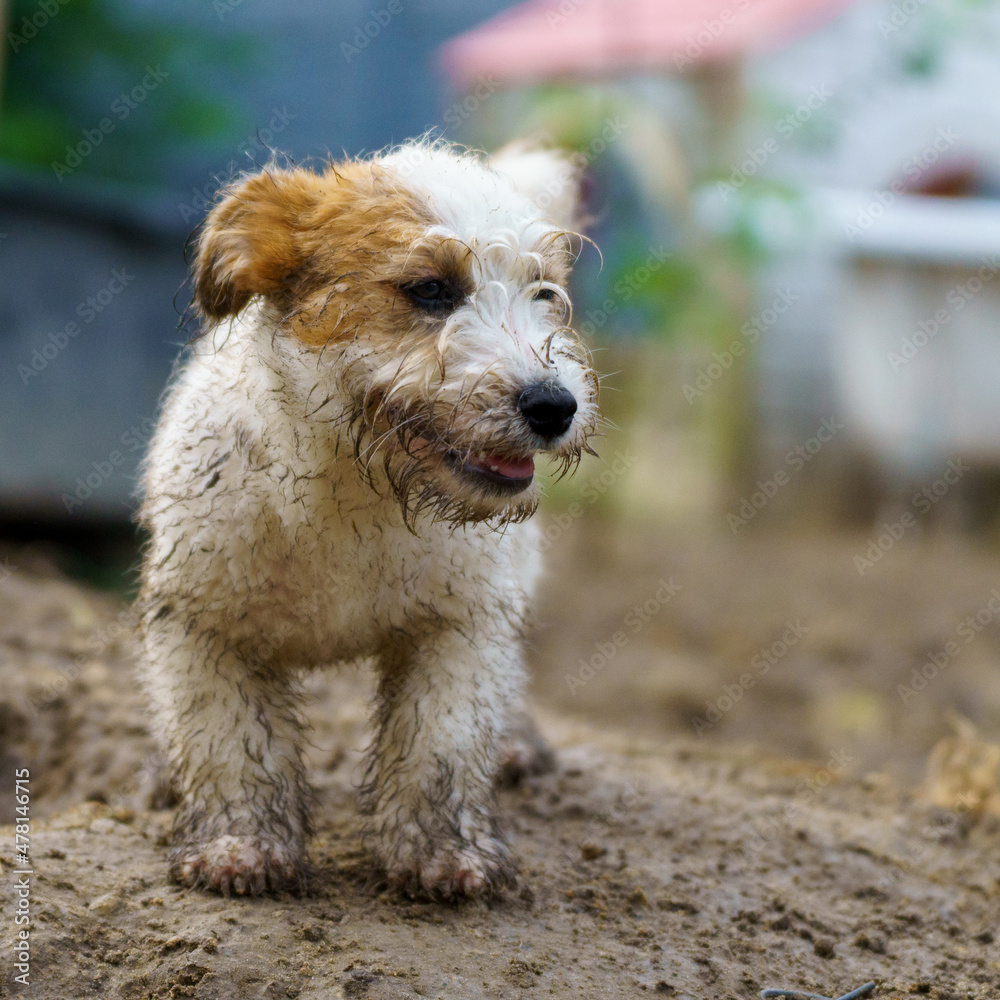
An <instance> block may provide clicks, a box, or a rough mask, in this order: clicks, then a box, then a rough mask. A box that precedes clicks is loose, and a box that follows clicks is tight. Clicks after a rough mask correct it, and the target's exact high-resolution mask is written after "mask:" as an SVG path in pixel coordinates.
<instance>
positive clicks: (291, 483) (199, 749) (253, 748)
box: [140, 145, 597, 895]
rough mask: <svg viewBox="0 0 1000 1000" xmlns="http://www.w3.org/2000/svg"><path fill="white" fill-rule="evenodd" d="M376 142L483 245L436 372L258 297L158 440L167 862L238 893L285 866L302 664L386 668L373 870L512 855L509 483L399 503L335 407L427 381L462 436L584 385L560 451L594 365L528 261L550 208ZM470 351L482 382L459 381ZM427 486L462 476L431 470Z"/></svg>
mask: <svg viewBox="0 0 1000 1000" xmlns="http://www.w3.org/2000/svg"><path fill="white" fill-rule="evenodd" d="M378 162H379V163H380V165H381V166H382V167H383V168H384V169H385V170H386V171H387V175H388V176H390V177H392V178H393V179H394V181H395V183H397V184H398V185H399V186H400V188H404V189H406V190H407V191H409V192H412V193H415V194H416V195H417V196H418V197H419V198H420V199H421V200H422V201H423V202H424V203H425V204H426V206H427V207H428V209H429V211H430V212H431V213H432V214H433V215H434V217H435V219H436V223H435V225H434V226H432V227H430V229H429V230H428V232H427V234H426V236H427V238H436V237H439V236H441V235H442V234H447V235H449V236H453V237H455V238H457V239H459V240H461V241H463V242H464V243H467V244H468V245H469V246H470V247H472V248H473V249H474V250H475V255H476V261H477V263H476V265H475V266H476V269H477V270H476V291H475V293H474V294H473V296H472V297H471V300H470V301H469V302H468V303H467V304H464V305H462V306H461V307H460V308H458V309H457V310H456V311H455V313H454V314H453V315H452V316H451V317H450V318H449V319H448V321H447V322H446V323H445V324H444V326H443V329H442V330H441V332H440V338H439V339H440V343H439V345H438V354H439V355H440V356H441V357H442V358H444V359H446V361H447V377H444V376H441V377H440V378H439V377H438V376H437V375H436V374H435V372H434V370H433V366H431V367H430V368H428V366H426V365H418V366H415V367H414V368H413V370H410V368H408V367H407V364H406V357H407V354H406V350H405V344H404V345H402V346H400V347H399V348H398V349H395V348H394V349H392V350H388V349H385V348H381V349H376V348H375V347H374V346H373V345H372V343H371V342H368V341H366V339H365V337H364V335H363V333H362V334H360V335H358V336H357V337H355V338H354V339H353V340H349V341H347V342H345V343H340V344H337V345H336V346H331V347H330V348H329V349H327V348H324V349H323V350H319V351H318V350H316V349H314V348H311V347H307V346H305V345H304V344H302V343H301V342H300V341H298V340H296V339H295V338H294V337H291V336H288V335H286V334H285V332H284V325H283V324H284V319H283V316H282V315H281V314H280V313H279V312H278V311H277V310H276V309H275V308H274V307H273V305H272V304H271V303H270V302H269V301H268V300H267V299H265V298H262V297H258V298H255V299H253V300H252V302H251V304H250V305H249V306H248V307H247V308H245V309H244V310H242V312H241V313H240V314H239V315H238V316H236V317H234V318H233V319H231V320H225V321H223V322H222V323H221V324H219V325H218V326H216V327H215V328H213V329H210V330H209V331H208V332H207V333H206V335H205V336H204V337H203V338H202V339H201V340H199V341H197V342H196V343H195V344H194V345H193V347H192V348H191V349H190V351H189V352H188V356H187V357H186V359H185V360H184V362H183V365H182V366H181V368H180V370H179V373H178V375H177V377H176V379H175V382H174V384H173V385H172V387H171V389H170V392H169V394H168V396H167V399H166V402H165V406H164V409H163V414H162V417H161V419H160V423H159V427H158V430H157V433H156V435H155V438H154V440H153V442H152V445H151V448H150V452H149V456H148V460H147V464H146V470H145V475H144V481H143V487H144V493H145V501H144V503H143V507H142V513H141V519H142V523H143V524H144V525H145V526H146V528H147V529H148V531H149V533H150V541H149V544H148V549H147V552H146V554H145V560H144V568H143V586H142V592H141V595H140V607H141V609H142V613H143V618H144V627H143V633H144V649H145V657H144V664H143V669H144V676H145V679H146V684H147V687H148V690H149V693H150V695H151V698H152V701H153V704H154V707H155V716H154V717H155V721H156V724H157V726H158V728H159V730H160V736H161V738H162V740H163V742H164V745H165V746H166V748H167V750H168V753H169V757H170V760H171V762H172V766H173V771H174V779H175V783H176V785H177V790H178V792H179V794H180V796H181V806H180V809H179V812H178V817H177V822H176V826H175V845H174V849H173V853H172V871H173V873H174V875H175V876H176V877H177V878H179V879H180V880H181V881H184V882H187V883H189V884H199V883H202V884H207V885H208V886H210V887H213V888H217V889H221V890H223V891H226V892H228V891H230V890H234V891H236V892H250V893H252V892H259V891H262V890H263V889H265V888H267V887H268V886H280V885H283V884H286V883H287V882H289V881H294V880H295V879H296V878H300V877H301V874H302V871H303V863H304V857H305V850H306V839H307V834H308V814H307V809H306V802H307V798H308V790H307V788H306V785H305V780H304V776H303V771H302V764H301V759H300V752H299V746H300V739H301V737H300V723H299V719H298V715H297V711H296V707H295V705H296V693H295V687H296V678H297V676H298V675H299V672H300V671H301V670H303V669H308V668H314V667H322V666H328V665H330V664H335V663H338V662H344V661H350V660H354V659H357V658H360V657H371V658H374V659H375V661H376V663H377V665H378V668H379V671H380V677H381V683H380V690H379V696H378V701H377V706H376V711H375V722H376V727H377V735H376V736H375V739H374V742H373V747H372V753H371V758H370V765H369V771H368V775H367V781H366V785H365V788H364V792H363V805H364V806H365V808H366V812H367V813H368V814H369V816H370V832H371V834H372V836H373V846H374V849H375V850H376V851H377V853H378V854H379V856H380V858H381V860H382V862H383V864H384V865H385V867H386V869H387V871H388V874H389V877H390V880H391V881H392V882H394V883H395V884H398V885H400V886H402V887H404V888H407V889H410V890H413V891H429V892H431V893H436V894H442V895H454V894H457V893H464V892H476V891H479V890H482V889H487V888H493V887H496V886H499V885H503V884H504V883H506V882H509V881H510V879H511V877H512V873H513V870H514V868H513V862H512V861H511V859H510V858H509V855H508V851H507V848H506V847H505V845H504V843H503V839H502V837H501V835H500V833H499V831H498V828H497V823H496V817H495V809H494V792H493V779H494V777H495V773H496V770H497V767H498V763H499V752H500V751H499V740H500V738H501V737H502V735H503V733H504V731H505V728H506V727H507V725H508V714H509V710H510V707H511V706H512V705H513V704H514V703H515V702H516V701H517V699H518V697H519V693H520V689H521V685H522V676H523V668H522V655H521V633H522V630H523V626H524V622H525V620H526V617H527V615H528V612H529V609H530V604H531V600H532V595H533V592H534V587H535V583H536V579H537V577H538V574H539V569H540V560H539V554H538V544H537V542H538V539H537V535H536V531H535V528H534V526H533V525H532V524H531V523H530V522H525V523H510V524H503V523H502V522H504V521H505V520H506V517H507V514H506V511H507V510H508V507H507V505H506V502H502V501H500V500H498V501H496V505H495V515H496V516H495V517H492V518H486V519H474V520H471V521H469V522H468V523H455V522H454V520H453V519H449V518H442V517H440V516H437V515H436V513H435V511H434V510H433V509H430V510H424V511H421V512H419V513H417V515H416V517H415V520H413V522H412V523H407V519H406V517H405V516H404V511H403V509H402V508H401V505H400V503H399V500H398V498H397V497H396V496H394V495H393V494H392V492H391V490H388V489H383V488H381V487H382V486H384V485H385V484H384V483H383V482H382V481H381V480H380V479H379V475H380V474H379V472H378V468H377V465H376V466H374V468H375V471H374V472H372V468H373V466H372V463H371V458H372V454H373V453H375V454H377V453H378V450H379V448H380V447H384V446H385V445H380V444H379V442H377V441H373V442H370V443H369V444H368V445H366V449H365V450H363V451H362V455H361V460H360V461H359V460H358V459H356V457H355V452H354V448H353V447H352V441H351V438H350V434H349V430H348V427H347V426H346V424H345V423H344V414H345V413H347V412H349V411H350V410H351V409H352V407H354V406H356V405H357V395H356V393H357V391H358V390H357V386H358V385H359V384H361V385H363V386H366V387H369V388H370V387H372V386H378V387H389V389H388V390H387V391H388V392H389V398H390V399H396V398H399V399H401V400H405V401H406V403H407V405H408V406H409V407H410V408H411V409H413V408H414V407H418V408H419V406H420V401H421V400H422V399H424V398H428V399H430V398H433V399H434V400H435V401H436V403H437V404H438V405H441V404H442V403H447V404H448V405H452V406H455V407H456V413H455V415H454V417H453V421H452V423H453V424H454V427H455V428H457V429H456V430H455V433H456V434H459V435H464V436H462V438H461V440H462V444H463V447H467V448H468V449H469V450H470V451H474V450H475V446H476V445H477V443H480V437H478V436H477V435H481V436H482V443H483V445H484V447H487V446H489V447H495V446H496V442H497V441H502V439H501V438H499V437H498V434H500V430H498V428H502V427H503V426H504V425H503V424H501V423H491V419H483V420H480V418H483V417H484V414H485V415H486V417H487V418H488V417H489V416H490V414H491V413H493V410H494V408H495V406H496V405H499V404H497V400H498V399H499V398H501V397H500V396H498V395H497V393H501V392H508V393H514V392H516V390H517V388H518V387H519V386H523V385H524V384H527V383H530V382H532V381H533V380H536V379H538V378H540V377H557V378H558V379H559V380H560V382H561V383H562V384H563V385H564V386H565V387H566V388H568V389H569V390H570V391H571V392H573V394H574V395H575V396H576V398H577V399H578V401H579V406H580V409H579V411H578V414H577V417H576V418H575V420H574V424H573V427H572V428H571V429H570V431H569V432H568V433H567V434H566V436H565V438H564V439H562V440H560V441H558V442H556V443H555V445H554V446H553V450H554V451H556V453H557V454H563V453H568V452H573V451H578V450H579V448H580V447H582V446H584V445H585V443H586V438H587V436H588V434H590V433H592V432H593V429H594V426H595V423H596V420H597V410H596V398H595V388H594V380H593V376H592V373H589V369H588V368H587V366H586V365H585V364H583V363H581V361H580V354H579V347H578V346H577V345H573V344H570V343H569V342H568V341H567V342H566V343H563V335H562V334H559V335H558V336H556V334H555V331H556V330H557V328H558V326H559V320H558V318H557V317H556V316H554V313H557V312H558V310H557V309H556V310H554V309H553V308H552V306H551V304H547V303H544V302H536V301H534V300H533V298H532V290H533V289H537V284H535V285H530V284H529V282H528V279H527V275H528V272H529V270H530V266H531V264H532V263H533V257H532V255H533V254H534V253H535V250H536V246H537V245H538V243H539V241H540V240H542V239H545V238H548V237H549V236H550V235H551V233H552V232H553V231H554V229H555V226H554V224H553V223H552V222H551V221H549V220H547V219H546V218H545V217H544V216H543V215H542V214H541V213H540V212H539V210H538V209H537V207H535V206H534V205H533V204H532V203H531V201H529V200H528V199H527V198H525V197H524V196H522V195H521V194H519V193H518V192H517V191H516V190H515V189H514V187H513V185H512V184H511V182H510V181H509V180H507V179H506V178H505V177H503V176H501V175H500V174H497V173H495V172H493V171H490V170H489V169H487V168H486V167H485V166H484V165H482V164H481V163H479V162H477V161H476V160H475V159H474V158H472V157H471V156H468V155H466V156H464V157H463V156H459V155H457V154H455V153H453V152H450V151H448V150H447V149H443V148H440V147H438V148H434V147H428V146H427V145H413V146H409V147H405V148H404V149H402V150H400V151H397V152H395V153H391V154H389V155H388V156H386V157H384V158H382V159H380V160H379V161H378ZM331 277H334V276H331ZM340 287H341V286H337V288H340ZM337 288H335V289H334V298H333V299H332V300H331V306H330V308H331V309H336V308H338V306H337V299H336V295H337V294H339V293H338V291H337ZM560 294H561V295H564V292H563V291H562V290H560ZM342 308H344V309H346V308H347V306H346V305H344V306H342ZM546 352H548V359H547V360H546ZM487 370H489V371H490V372H492V373H493V375H494V376H495V379H494V380H492V381H491V383H490V388H489V389H488V390H485V389H484V390H483V393H482V394H481V395H479V394H478V393H477V391H473V392H472V394H471V395H470V387H474V386H475V385H476V384H477V380H479V379H481V377H482V374H483V372H484V371H487ZM348 373H350V375H349V377H348ZM435 379H438V381H435ZM463 400H464V401H465V402H463ZM459 405H461V406H462V407H464V409H467V410H468V413H466V412H464V410H463V411H462V412H457V410H458V407H459ZM477 421H478V422H477ZM373 449H374V452H373ZM365 469H367V470H368V471H369V473H371V475H370V477H369V478H366V477H365V476H364V475H363V474H362V473H363V471H365ZM432 486H433V488H434V489H437V490H441V491H443V492H444V493H447V492H448V491H449V490H453V491H455V492H456V494H461V493H462V491H463V490H465V489H466V487H465V486H463V485H462V484H460V483H451V481H450V480H449V479H448V474H445V473H442V472H440V471H439V472H437V473H435V474H434V477H432ZM532 490H537V487H534V486H533V487H532ZM477 502H480V501H477ZM525 503H527V501H525ZM532 503H533V501H532ZM498 527H499V529H500V530H498Z"/></svg>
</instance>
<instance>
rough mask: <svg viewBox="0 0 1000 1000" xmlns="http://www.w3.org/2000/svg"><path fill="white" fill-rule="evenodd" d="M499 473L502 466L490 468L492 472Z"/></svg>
mask: <svg viewBox="0 0 1000 1000" xmlns="http://www.w3.org/2000/svg"><path fill="white" fill-rule="evenodd" d="M499 471H500V466H499V465H491V466H490V472H499Z"/></svg>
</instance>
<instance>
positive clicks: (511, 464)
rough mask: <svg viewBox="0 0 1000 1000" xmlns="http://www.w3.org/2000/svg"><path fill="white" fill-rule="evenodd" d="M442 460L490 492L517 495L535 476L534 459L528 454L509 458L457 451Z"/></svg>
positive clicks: (451, 452) (486, 453)
mask: <svg viewBox="0 0 1000 1000" xmlns="http://www.w3.org/2000/svg"><path fill="white" fill-rule="evenodd" d="M445 458H446V460H447V462H448V464H449V465H450V466H451V467H452V469H453V470H454V471H455V472H456V473H458V474H459V475H460V476H462V477H463V478H464V479H467V480H470V481H471V482H474V483H476V484H477V485H479V486H485V487H488V488H489V489H490V490H491V491H493V492H495V491H497V490H502V491H503V492H504V493H520V492H521V490H526V489H527V488H528V487H529V486H530V485H531V480H532V479H533V478H534V475H535V460H534V459H533V458H532V457H531V455H528V456H526V457H523V458H508V457H506V456H503V455H495V454H493V453H490V452H480V453H479V454H477V455H461V454H459V452H457V451H449V452H447V454H446V456H445Z"/></svg>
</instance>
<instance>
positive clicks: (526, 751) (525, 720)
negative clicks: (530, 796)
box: [497, 713, 556, 788]
mask: <svg viewBox="0 0 1000 1000" xmlns="http://www.w3.org/2000/svg"><path fill="white" fill-rule="evenodd" d="M555 766H556V755H555V751H554V750H553V749H552V748H551V747H550V746H549V745H548V743H546V742H545V738H544V737H543V736H542V734H541V733H540V732H539V730H538V726H536V725H535V722H534V720H533V719H532V718H531V716H530V715H527V714H526V713H519V714H518V715H517V716H516V717H515V719H514V722H513V724H512V725H511V726H510V728H509V730H508V731H507V734H506V735H505V736H504V737H503V739H502V740H501V741H500V770H499V771H498V773H497V783H498V784H499V785H500V786H501V787H502V788H509V787H512V786H514V785H518V784H520V783H521V782H522V781H523V780H524V779H525V778H527V777H530V776H532V775H537V774H547V773H548V772H549V771H552V770H553V769H554V768H555Z"/></svg>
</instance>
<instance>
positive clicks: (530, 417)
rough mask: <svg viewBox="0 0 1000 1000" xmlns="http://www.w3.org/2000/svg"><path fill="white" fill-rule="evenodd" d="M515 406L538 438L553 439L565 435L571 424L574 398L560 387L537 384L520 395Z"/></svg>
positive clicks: (553, 384) (551, 383)
mask: <svg viewBox="0 0 1000 1000" xmlns="http://www.w3.org/2000/svg"><path fill="white" fill-rule="evenodd" d="M517 406H518V409H520V411H521V413H522V414H523V415H524V419H525V420H527V421H528V426H529V427H530V428H531V429H532V430H533V431H534V432H535V433H536V434H537V435H538V436H539V437H543V438H555V437H559V435H560V434H565V433H566V431H568V430H569V425H570V424H571V423H573V414H574V413H576V397H575V396H574V395H573V393H571V392H570V391H569V390H568V389H564V388H563V387H562V386H561V385H556V384H555V383H553V382H538V383H536V384H535V385H529V386H528V388H527V389H525V390H524V392H522V393H521V395H520V396H519V397H518V400H517Z"/></svg>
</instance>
